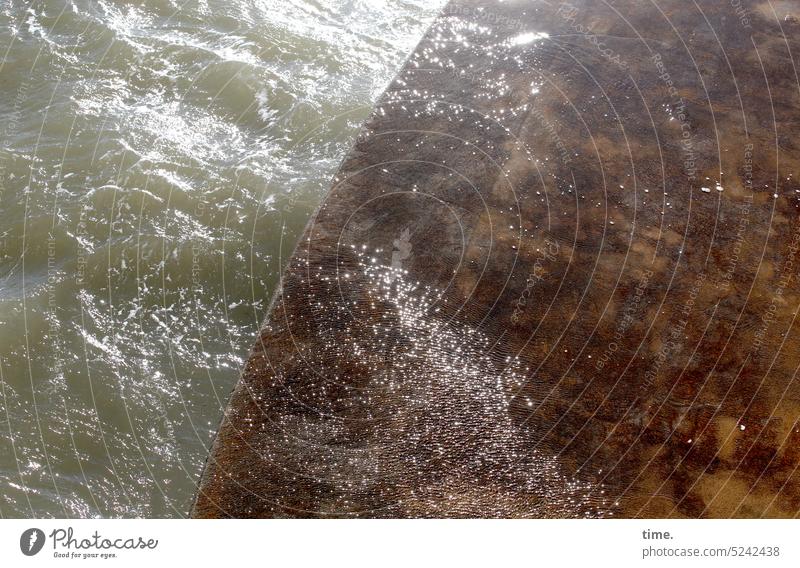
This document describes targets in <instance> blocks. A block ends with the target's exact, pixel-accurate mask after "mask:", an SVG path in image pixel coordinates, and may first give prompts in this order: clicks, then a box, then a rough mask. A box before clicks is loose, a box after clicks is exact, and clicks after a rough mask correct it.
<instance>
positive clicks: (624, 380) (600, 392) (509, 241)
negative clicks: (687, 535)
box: [193, 0, 800, 518]
mask: <svg viewBox="0 0 800 568" xmlns="http://www.w3.org/2000/svg"><path fill="white" fill-rule="evenodd" d="M798 33H800V8H797V7H796V4H795V3H791V2H772V3H767V2H763V3H762V2H744V1H742V2H741V3H739V2H738V1H737V2H719V1H713V2H712V1H701V2H697V3H687V2H685V1H682V0H680V1H679V0H671V1H664V2H659V3H657V4H654V3H648V2H634V1H630V0H625V1H609V2H602V3H600V2H589V1H586V2H583V1H574V2H571V3H546V2H524V3H523V2H504V3H498V2H488V1H469V0H464V1H462V0H455V1H453V2H451V3H450V4H449V5H448V6H447V7H446V8H445V10H444V12H443V13H442V15H441V16H440V18H439V19H438V20H437V21H436V23H435V24H434V25H433V27H432V28H431V29H430V30H429V31H428V33H427V35H426V36H425V38H424V39H423V40H422V42H421V43H420V45H419V46H418V47H417V49H416V51H415V52H414V53H413V54H412V55H411V57H410V59H409V60H408V62H407V64H406V65H405V67H404V68H403V70H402V71H401V73H400V74H399V76H398V78H397V79H396V80H395V81H394V82H393V83H392V84H391V85H390V86H389V88H388V90H387V91H386V93H385V94H384V96H383V97H382V99H381V100H380V102H379V104H378V105H377V107H376V110H375V113H374V114H373V116H372V117H371V119H370V120H369V121H368V123H367V124H366V125H365V127H364V130H363V132H362V133H361V135H360V137H359V139H358V141H357V143H356V145H355V147H354V148H353V150H352V152H351V154H350V155H349V157H348V158H347V159H346V161H345V162H344V163H343V165H342V167H341V169H340V171H339V173H338V174H337V176H336V178H335V179H334V181H333V183H332V187H331V190H330V193H329V195H328V196H327V198H326V199H325V201H324V202H323V204H322V205H321V207H320V208H319V210H318V212H317V213H316V214H315V216H314V217H313V219H312V220H311V222H310V224H309V226H308V228H307V230H306V233H305V236H304V237H303V239H302V240H301V242H300V243H299V245H298V248H297V249H296V251H295V253H294V255H293V257H292V258H291V260H290V261H289V263H288V266H287V268H286V271H285V274H284V277H283V282H282V287H281V290H280V291H279V293H278V295H277V297H276V299H275V300H274V303H273V306H272V309H271V315H270V317H269V319H268V321H267V322H266V323H265V326H264V328H263V330H262V332H261V334H260V336H259V338H258V341H257V342H256V345H255V347H254V349H253V352H252V355H251V357H250V359H249V362H248V363H247V366H246V369H245V370H244V373H243V376H242V379H241V381H240V383H239V384H238V385H237V387H236V390H235V392H234V393H233V396H232V399H231V401H230V405H229V407H228V410H227V412H226V415H225V418H224V419H223V421H222V424H221V427H220V431H219V435H218V437H217V439H216V441H215V444H214V447H213V448H212V451H211V454H210V457H209V461H208V464H207V466H206V470H205V472H204V474H203V478H202V482H201V485H200V489H199V494H198V499H197V502H196V504H195V507H194V510H193V514H194V515H195V516H198V517H217V516H234V517H351V516H358V517H664V518H666V517H762V516H764V517H794V516H796V515H797V513H798V511H800V483H798V480H800V476H798V474H797V469H798V466H800V444H798V442H799V441H800V424H799V423H798V419H800V384H798V381H797V370H798V365H800V352H799V350H798V346H799V345H800V344H798V341H797V340H798V330H797V326H795V319H796V317H797V311H798V306H799V305H800V289H799V288H798V282H797V272H798V269H799V268H800V252H798V251H800V222H799V221H800V219H798V217H799V216H800V215H799V214H800V183H798V181H797V178H798V175H800V170H799V169H798V165H799V164H798V157H800V154H798V149H797V145H796V144H797V143H796V138H795V134H796V132H798V127H800V113H799V112H798V109H800V81H798V75H797V68H796V64H795V61H794V59H793V54H798V53H800V42H799V41H798Z"/></svg>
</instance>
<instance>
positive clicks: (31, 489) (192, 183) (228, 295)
mask: <svg viewBox="0 0 800 568" xmlns="http://www.w3.org/2000/svg"><path fill="white" fill-rule="evenodd" d="M441 3H442V2H436V3H431V2H428V1H426V0H373V1H370V0H362V1H357V0H352V1H346V0H327V1H323V2H319V1H314V0H266V1H264V0H235V1H233V2H199V3H195V2H187V3H180V2H167V1H165V0H159V1H145V2H131V3H123V2H116V1H111V0H109V1H89V0H87V1H82V0H74V1H72V0H71V1H67V2H63V1H46V2H33V3H32V4H31V3H27V2H21V1H17V0H11V1H6V2H4V3H3V4H2V9H1V10H2V13H0V379H1V380H0V388H1V389H2V390H0V488H2V489H1V490H0V515H2V516H3V517H19V516H57V517H91V516H104V517H105V516H110V517H132V516H146V517H150V516H183V515H185V514H186V513H187V512H188V508H189V505H190V502H191V500H192V496H193V493H194V488H195V484H196V481H197V479H198V476H199V473H200V469H201V467H202V464H203V462H204V460H205V456H206V452H207V448H208V445H209V444H210V441H211V439H212V437H213V434H214V432H215V430H216V427H217V424H218V421H219V419H220V416H221V413H222V408H223V407H224V405H225V402H226V399H227V396H228V394H229V392H230V389H231V388H232V386H233V384H234V382H235V381H236V379H237V377H238V373H239V369H240V366H241V364H242V363H243V361H244V358H245V356H246V354H247V351H248V349H249V346H250V344H251V343H252V342H253V340H254V337H255V333H256V331H257V329H258V327H259V323H260V322H261V320H262V319H263V317H264V315H265V310H266V308H267V305H268V302H269V298H270V294H271V292H272V290H273V288H274V286H275V284H276V282H277V279H278V277H279V274H280V267H281V265H282V263H283V261H284V260H285V259H286V257H287V256H288V255H289V254H290V252H291V250H292V249H293V247H294V244H295V241H296V239H297V238H298V235H299V233H300V232H301V231H302V229H303V227H304V225H305V223H306V221H307V220H308V217H309V215H310V214H311V212H312V211H313V210H314V208H315V206H316V204H317V203H318V202H319V200H320V199H321V197H322V196H323V195H324V193H325V191H326V189H327V186H328V183H329V180H330V177H331V176H332V175H333V173H334V172H335V169H336V167H337V165H338V163H339V161H340V160H341V159H342V158H343V156H344V154H345V153H346V152H347V149H348V148H349V145H350V143H351V141H352V139H353V137H354V136H355V134H356V132H357V130H358V128H359V126H360V124H361V122H362V121H363V120H364V118H365V117H366V116H367V115H368V113H369V111H370V109H371V107H372V104H373V102H374V100H375V99H376V98H377V97H378V95H379V94H380V93H381V91H382V90H383V88H384V87H385V85H386V84H387V83H388V81H390V80H391V78H392V76H393V75H394V73H395V72H396V70H397V69H398V68H399V67H400V65H401V63H402V61H403V59H404V58H405V57H406V55H407V54H408V53H409V52H410V51H411V49H412V48H413V46H414V44H415V43H416V41H417V40H418V39H419V37H420V36H421V35H422V33H423V32H424V29H425V27H426V26H427V25H428V24H429V23H430V21H431V20H432V18H433V17H434V16H435V14H436V12H437V10H438V7H439V6H440V5H441Z"/></svg>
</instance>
